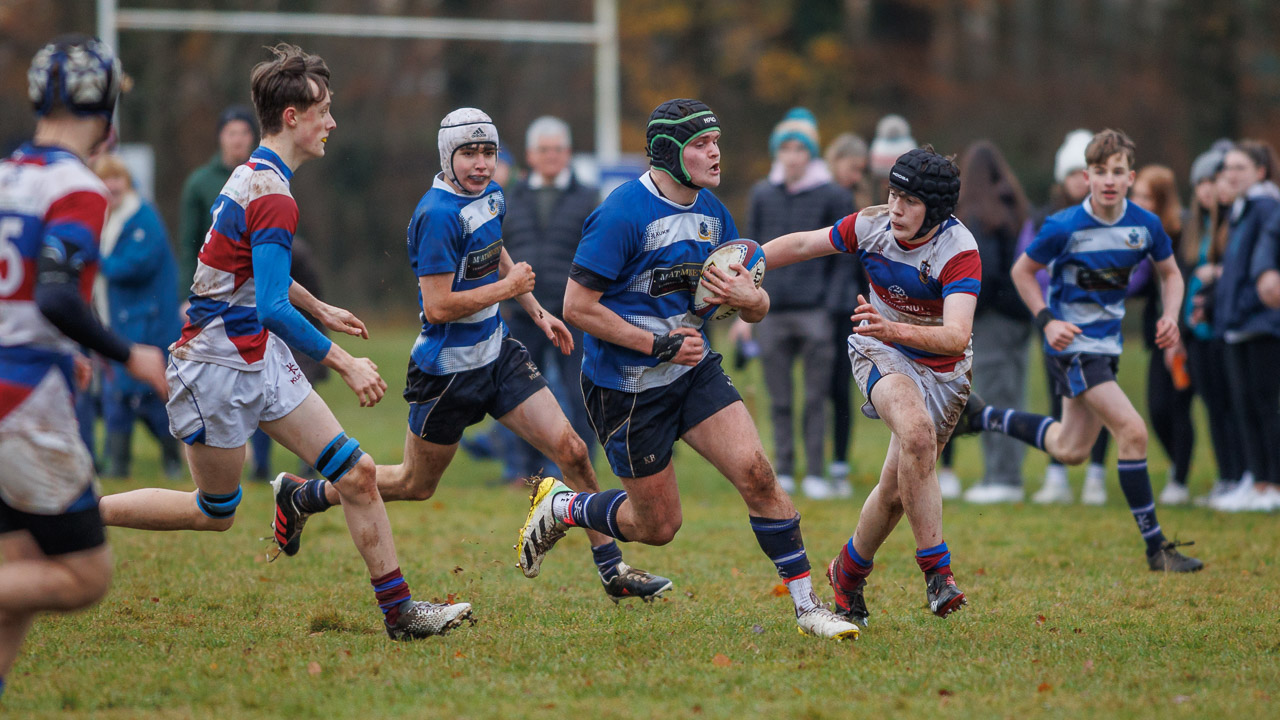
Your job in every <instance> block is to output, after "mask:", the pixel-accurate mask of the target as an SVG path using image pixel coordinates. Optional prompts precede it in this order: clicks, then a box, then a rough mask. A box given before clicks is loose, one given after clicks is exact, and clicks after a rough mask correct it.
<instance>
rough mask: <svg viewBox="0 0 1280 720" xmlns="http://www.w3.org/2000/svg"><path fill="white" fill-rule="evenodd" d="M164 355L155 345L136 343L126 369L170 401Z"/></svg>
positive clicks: (130, 353) (125, 364) (126, 363)
mask: <svg viewBox="0 0 1280 720" xmlns="http://www.w3.org/2000/svg"><path fill="white" fill-rule="evenodd" d="M164 364H165V361H164V353H163V352H160V348H158V347H155V346H154V345H144V344H142V343H134V345H133V347H132V348H131V349H130V350H129V359H128V360H126V361H125V363H124V369H125V370H127V371H128V372H129V374H130V375H132V376H134V377H135V378H137V379H139V380H141V381H142V382H144V383H146V384H147V385H149V386H150V387H151V389H152V390H155V391H156V395H159V396H160V397H162V398H164V399H165V400H168V399H169V381H167V380H165V378H164Z"/></svg>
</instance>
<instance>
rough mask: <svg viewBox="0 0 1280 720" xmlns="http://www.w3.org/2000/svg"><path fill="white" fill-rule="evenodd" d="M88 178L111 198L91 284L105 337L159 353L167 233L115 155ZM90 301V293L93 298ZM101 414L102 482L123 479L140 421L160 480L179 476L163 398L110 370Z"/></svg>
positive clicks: (167, 282) (166, 332)
mask: <svg viewBox="0 0 1280 720" xmlns="http://www.w3.org/2000/svg"><path fill="white" fill-rule="evenodd" d="M93 171H94V172H95V173H97V175H98V177H100V178H102V181H103V183H105V184H106V186H107V190H108V192H109V193H110V197H109V201H108V205H107V220H106V223H105V224H104V225H103V227H102V239H101V243H100V246H99V253H100V254H101V257H102V261H101V264H100V266H99V278H98V282H102V283H104V284H105V290H106V292H105V297H106V308H105V310H106V312H105V313H103V317H105V318H106V319H107V321H108V322H107V324H108V325H109V326H110V327H111V329H112V330H114V331H115V332H117V333H119V334H120V335H122V336H124V337H125V338H127V339H128V340H130V341H131V342H135V343H141V344H146V345H152V346H155V347H158V348H160V349H161V350H164V349H165V348H168V347H169V344H170V343H172V342H174V341H175V340H177V339H178V335H179V334H180V332H181V329H182V323H181V320H180V318H179V314H178V296H177V287H178V266H177V263H176V262H175V261H174V258H173V251H172V250H171V249H170V248H169V233H168V232H167V231H166V230H165V227H164V222H163V221H162V220H161V219H160V215H159V213H157V212H156V209H155V206H154V205H152V204H151V203H150V202H147V201H146V200H143V199H142V198H141V197H140V196H139V195H138V193H137V192H136V191H135V190H134V188H133V178H132V176H130V174H129V170H128V168H126V167H125V165H124V163H123V162H122V161H121V160H120V158H119V157H118V156H116V155H102V156H99V157H98V158H97V159H96V160H95V161H94V163H93ZM95 294H97V293H95ZM102 406H103V408H102V410H103V412H102V414H103V418H104V419H105V421H106V427H107V441H106V471H105V472H104V473H103V475H104V476H106V477H114V478H124V477H129V473H130V469H131V464H132V462H131V461H132V446H133V425H134V420H135V419H138V420H142V422H143V424H144V425H146V427H147V429H148V430H150V431H151V434H152V435H153V436H155V438H156V441H157V442H158V443H159V444H160V453H161V458H162V466H163V469H164V474H165V476H166V477H168V478H169V479H171V480H172V479H175V478H177V476H178V474H179V473H180V472H181V471H182V460H181V458H180V457H179V453H178V441H177V440H176V439H174V438H173V436H172V435H170V434H169V417H168V415H167V413H166V412H165V401H164V398H162V397H161V396H159V395H157V394H156V392H155V390H153V389H152V388H151V387H150V386H148V385H147V384H146V383H144V382H142V381H140V380H137V379H135V378H133V377H132V376H130V375H129V374H128V372H126V371H125V369H124V365H123V364H121V363H118V362H112V363H111V364H110V365H109V366H108V368H107V371H106V372H105V373H104V379H103V387H102Z"/></svg>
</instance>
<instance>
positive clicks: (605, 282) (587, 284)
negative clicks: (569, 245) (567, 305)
mask: <svg viewBox="0 0 1280 720" xmlns="http://www.w3.org/2000/svg"><path fill="white" fill-rule="evenodd" d="M569 279H570V280H573V281H574V282H576V283H578V284H579V285H581V286H582V287H584V288H586V289H588V290H595V291H596V292H604V291H605V290H608V289H609V288H610V287H611V286H612V285H613V281H612V280H610V279H609V278H607V277H605V276H603V275H601V274H600V273H598V272H595V271H594V270H588V269H586V268H584V267H582V266H581V265H579V264H578V263H574V264H573V265H572V266H570V267H569Z"/></svg>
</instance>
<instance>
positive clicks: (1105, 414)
mask: <svg viewBox="0 0 1280 720" xmlns="http://www.w3.org/2000/svg"><path fill="white" fill-rule="evenodd" d="M1075 399H1076V400H1080V401H1081V402H1082V403H1083V404H1084V405H1086V406H1087V407H1088V408H1089V409H1090V410H1091V411H1092V412H1093V415H1094V416H1096V417H1097V418H1098V420H1099V421H1100V422H1101V423H1102V424H1103V425H1105V426H1107V428H1108V429H1109V430H1111V432H1112V434H1114V435H1117V436H1118V435H1121V434H1123V432H1124V430H1125V429H1127V428H1138V427H1144V426H1145V423H1144V422H1143V420H1142V415H1141V414H1140V413H1139V412H1138V409H1137V408H1135V407H1134V406H1133V402H1132V401H1130V400H1129V396H1128V395H1125V394H1124V389H1123V388H1121V387H1120V384H1119V383H1117V382H1115V381H1114V380H1113V381H1110V382H1104V383H1102V384H1100V385H1095V386H1093V387H1091V388H1089V389H1088V390H1085V391H1084V392H1083V393H1081V394H1080V395H1079V396H1078V397H1077V398H1075ZM1063 418H1064V419H1065V418H1066V408H1065V405H1064V407H1063Z"/></svg>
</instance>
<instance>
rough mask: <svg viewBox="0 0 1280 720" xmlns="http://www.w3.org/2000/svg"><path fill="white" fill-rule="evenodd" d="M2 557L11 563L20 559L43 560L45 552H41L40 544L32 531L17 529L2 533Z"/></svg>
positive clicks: (0, 537) (0, 551) (0, 544)
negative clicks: (32, 534)
mask: <svg viewBox="0 0 1280 720" xmlns="http://www.w3.org/2000/svg"><path fill="white" fill-rule="evenodd" d="M0 557H2V558H4V561H5V562H7V563H11V562H18V561H19V560H43V559H44V558H45V554H44V553H42V552H40V546H39V545H38V544H36V539H35V538H34V537H32V536H31V533H29V532H27V531H26V530H15V531H14V532H7V533H4V534H3V535H0Z"/></svg>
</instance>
